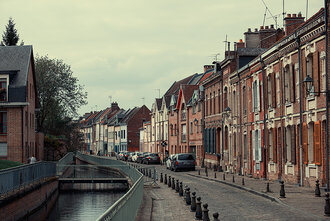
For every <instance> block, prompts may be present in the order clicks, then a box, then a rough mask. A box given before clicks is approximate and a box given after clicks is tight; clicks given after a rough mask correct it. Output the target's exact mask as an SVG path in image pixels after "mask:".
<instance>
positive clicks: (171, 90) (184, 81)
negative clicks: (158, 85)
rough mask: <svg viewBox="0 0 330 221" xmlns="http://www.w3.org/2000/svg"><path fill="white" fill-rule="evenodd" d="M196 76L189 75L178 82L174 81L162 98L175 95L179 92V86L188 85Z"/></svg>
mask: <svg viewBox="0 0 330 221" xmlns="http://www.w3.org/2000/svg"><path fill="white" fill-rule="evenodd" d="M195 75H196V74H193V75H190V76H188V77H186V78H184V79H182V80H180V81H175V82H174V83H173V84H172V86H171V87H170V88H169V89H168V90H167V91H166V93H165V94H164V96H166V95H172V94H177V93H178V92H179V89H180V85H181V84H188V83H189V81H191V79H192V78H194V77H195Z"/></svg>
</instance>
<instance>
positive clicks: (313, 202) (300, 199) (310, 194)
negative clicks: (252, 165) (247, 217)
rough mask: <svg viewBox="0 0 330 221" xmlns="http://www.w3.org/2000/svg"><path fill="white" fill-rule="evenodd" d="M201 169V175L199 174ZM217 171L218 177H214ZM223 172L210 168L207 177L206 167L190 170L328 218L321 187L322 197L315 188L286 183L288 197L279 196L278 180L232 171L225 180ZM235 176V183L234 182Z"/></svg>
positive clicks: (210, 178)
mask: <svg viewBox="0 0 330 221" xmlns="http://www.w3.org/2000/svg"><path fill="white" fill-rule="evenodd" d="M199 170H200V175H198V171H199ZM215 173H216V177H217V178H214V177H215V175H214V174H215ZM223 174H224V172H214V171H213V170H211V169H208V176H207V177H206V175H205V169H204V168H200V167H196V171H191V172H189V175H191V176H194V177H198V178H201V179H208V180H213V181H216V182H220V183H223V184H227V185H230V186H232V187H236V188H239V189H242V190H246V191H249V192H251V193H253V194H256V195H259V196H262V197H265V198H267V199H269V200H272V201H276V202H278V203H281V204H284V205H286V206H289V207H291V208H293V209H296V210H298V211H300V212H302V213H306V214H313V215H316V216H318V217H320V218H326V217H325V216H324V206H325V192H324V190H323V189H321V197H315V196H314V189H311V188H306V187H299V186H298V185H290V184H286V183H284V186H285V196H286V198H279V197H280V189H281V186H280V183H279V182H278V181H267V180H261V179H255V178H249V177H246V176H239V175H236V174H230V173H229V174H228V173H225V180H223ZM233 176H234V179H235V183H233ZM242 178H244V183H245V185H242ZM267 182H269V189H270V192H266V187H267Z"/></svg>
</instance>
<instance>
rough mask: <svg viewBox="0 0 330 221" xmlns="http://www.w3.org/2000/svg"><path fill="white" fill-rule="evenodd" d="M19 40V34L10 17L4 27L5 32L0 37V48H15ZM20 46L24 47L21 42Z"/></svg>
mask: <svg viewBox="0 0 330 221" xmlns="http://www.w3.org/2000/svg"><path fill="white" fill-rule="evenodd" d="M18 40H19V34H18V33H17V30H16V28H15V23H14V20H13V19H12V17H10V18H9V21H8V24H7V26H6V30H5V31H4V32H3V35H2V42H1V46H15V45H17V42H18ZM20 45H24V42H23V41H22V42H21V44H20Z"/></svg>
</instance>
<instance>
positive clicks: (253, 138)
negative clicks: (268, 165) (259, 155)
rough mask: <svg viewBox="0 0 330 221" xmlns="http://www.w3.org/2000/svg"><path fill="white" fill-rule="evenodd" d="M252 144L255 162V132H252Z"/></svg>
mask: <svg viewBox="0 0 330 221" xmlns="http://www.w3.org/2000/svg"><path fill="white" fill-rule="evenodd" d="M252 144H253V160H254V161H255V160H256V151H255V149H256V142H255V130H253V131H252Z"/></svg>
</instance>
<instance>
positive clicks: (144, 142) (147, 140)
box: [140, 121, 153, 152]
mask: <svg viewBox="0 0 330 221" xmlns="http://www.w3.org/2000/svg"><path fill="white" fill-rule="evenodd" d="M140 140H141V145H140V152H152V148H151V145H152V144H153V142H152V130H151V122H150V121H147V122H144V123H143V125H142V128H140Z"/></svg>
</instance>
